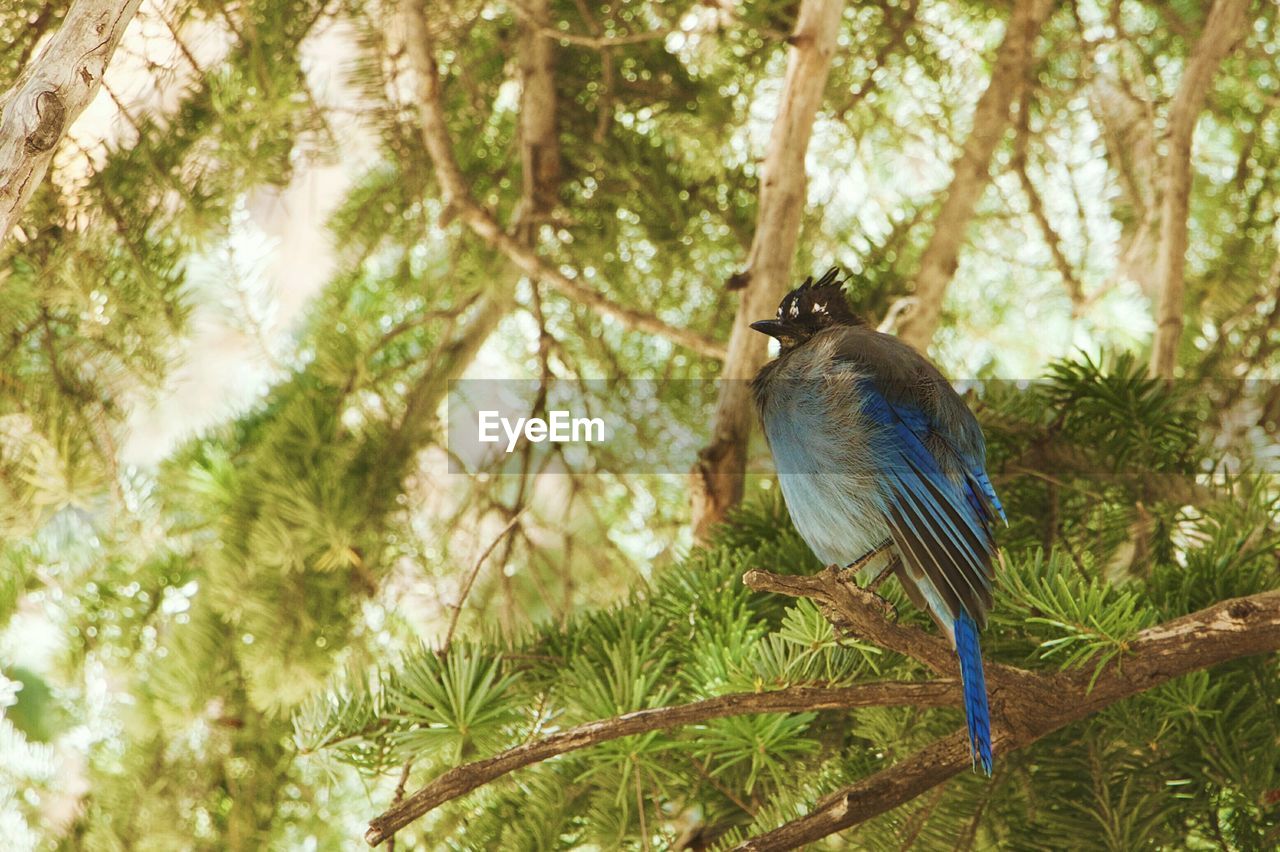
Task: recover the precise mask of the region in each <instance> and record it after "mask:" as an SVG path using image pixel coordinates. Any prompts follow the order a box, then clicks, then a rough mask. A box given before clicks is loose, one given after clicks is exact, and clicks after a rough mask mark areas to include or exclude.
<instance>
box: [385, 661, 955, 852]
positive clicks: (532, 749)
mask: <svg viewBox="0 0 1280 852" xmlns="http://www.w3.org/2000/svg"><path fill="white" fill-rule="evenodd" d="M957 686H958V682H957V681H955V680H934V681H927V682H922V683H895V682H889V683H865V684H859V685H857V686H846V687H814V686H792V687H788V688H786V689H779V690H776V691H773V692H746V693H736V694H732V695H721V696H718V697H716V698H708V699H705V700H703V701H694V702H692V703H690V704H680V705H677V706H674V707H655V708H652V709H648V710H637V711H635V712H633V713H626V714H623V715H621V716H617V717H614V718H612V719H602V720H600V721H598V722H588V723H587V724H585V725H579V726H578V727H576V728H571V729H569V730H567V731H562V732H560V733H558V734H552V735H551V736H548V737H544V738H543V739H540V740H535V741H533V742H529V743H525V744H523V745H519V746H516V747H515V748H511V749H508V750H507V751H504V752H502V753H501V754H498V755H495V756H494V757H490V758H486V759H485V760H479V761H476V762H475V763H468V764H466V765H464V766H459V767H456V768H454V769H450V770H449V771H448V772H446V773H444V774H443V775H441V776H440V777H438V778H436V779H435V780H434V781H432V782H431V783H429V784H428V785H427V786H425V787H423V788H422V789H421V790H418V791H417V792H416V793H414V794H413V795H411V796H410V797H409V798H407V799H405V801H404V802H403V803H402V804H400V805H399V806H397V807H394V808H391V809H390V810H388V811H387V812H386V813H383V814H380V815H379V816H377V817H375V818H374V819H372V820H370V822H369V831H368V832H367V833H366V834H365V840H367V841H368V842H369V843H370V844H371V845H373V846H377V845H378V844H379V843H381V842H382V841H384V840H386V839H387V838H388V837H390V836H391V835H392V834H393V833H394V832H396V831H398V830H399V829H401V828H404V827H405V826H406V825H408V824H409V823H411V822H413V821H414V820H416V819H418V818H419V817H421V816H422V815H423V814H426V813H428V812H430V811H431V810H433V809H435V808H437V807H439V806H440V805H442V804H444V803H445V802H448V801H451V800H453V799H456V798H458V797H459V796H464V795H466V794H467V793H469V792H471V791H472V790H475V789H476V788H478V787H481V786H483V785H485V784H488V783H489V782H491V781H493V780H495V779H497V778H501V777H502V776H503V775H506V774H508V773H510V772H514V771H515V770H517V769H520V768H522V767H525V766H530V765H532V764H534V763H540V762H541V761H544V760H547V759H548V758H552V757H555V756H557V755H560V754H565V753H567V752H571V751H577V750H578V749H583V748H587V747H589V746H593V745H597V744H599V743H603V742H608V741H610V740H616V739H618V738H620V737H629V736H634V735H636V734H644V733H648V732H650V731H658V730H663V729H665V728H676V727H680V726H682V725H692V724H696V723H699V722H705V721H707V720H709V719H722V718H725V717H728V716H746V715H751V714H755V713H800V712H811V711H814V710H849V709H853V708H857V707H958V706H960V694H959V690H958V689H957Z"/></svg>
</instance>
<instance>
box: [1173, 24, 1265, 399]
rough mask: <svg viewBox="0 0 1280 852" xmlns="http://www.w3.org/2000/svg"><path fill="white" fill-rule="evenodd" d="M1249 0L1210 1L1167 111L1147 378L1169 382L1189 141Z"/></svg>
mask: <svg viewBox="0 0 1280 852" xmlns="http://www.w3.org/2000/svg"><path fill="white" fill-rule="evenodd" d="M1248 12H1249V0H1216V1H1215V2H1214V4H1213V7H1212V8H1211V9H1210V10H1209V16H1208V17H1207V18H1206V19H1205V22H1204V31H1203V32H1202V33H1201V34H1200V38H1199V39H1198V40H1197V41H1196V44H1195V47H1194V48H1192V50H1191V55H1190V56H1189V57H1188V58H1187V66H1186V68H1185V69H1184V70H1183V72H1182V80H1181V81H1180V82H1179V83H1178V91H1177V92H1176V93H1175V94H1174V96H1173V105H1172V106H1171V107H1170V109H1169V130H1168V136H1167V140H1168V149H1167V153H1166V154H1165V157H1164V168H1163V169H1162V175H1161V198H1160V244H1159V247H1158V249H1157V255H1156V273H1155V280H1156V283H1157V285H1158V286H1159V288H1160V295H1159V302H1158V305H1157V308H1156V336H1155V341H1154V343H1153V344H1152V347H1151V366H1150V372H1151V375H1152V376H1159V377H1162V378H1166V379H1171V378H1173V369H1174V367H1175V366H1176V365H1177V360H1178V342H1179V340H1180V338H1181V337H1182V307H1183V305H1182V302H1183V298H1182V293H1183V285H1184V283H1185V271H1186V254H1187V212H1188V206H1189V201H1190V197H1191V141H1192V136H1193V135H1194V134H1195V129H1196V122H1197V121H1198V120H1199V118H1200V113H1201V112H1203V111H1204V104H1205V100H1206V99H1207V98H1208V96H1209V88H1210V86H1211V85H1212V84H1213V77H1214V74H1215V73H1217V70H1218V66H1219V65H1221V64H1222V60H1223V59H1224V58H1225V57H1226V56H1227V54H1228V53H1230V52H1231V51H1232V50H1233V49H1234V48H1235V46H1236V45H1237V44H1238V43H1239V42H1240V39H1241V38H1242V37H1243V36H1244V34H1245V31H1246V25H1247V22H1248Z"/></svg>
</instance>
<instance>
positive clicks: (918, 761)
mask: <svg viewBox="0 0 1280 852" xmlns="http://www.w3.org/2000/svg"><path fill="white" fill-rule="evenodd" d="M823 576H824V575H819V577H820V578H821V577H823ZM829 582H830V581H829V580H819V582H818V584H816V586H815V592H816V593H818V594H823V593H827V594H830V593H829V592H827V590H826V589H825V585H826V584H827V583H829ZM831 597H832V598H833V599H834V600H835V604H834V605H835V607H836V609H837V610H838V614H839V615H840V616H842V617H844V618H846V619H847V620H849V621H856V620H858V619H865V615H864V614H862V613H860V612H858V611H857V609H856V608H855V609H854V610H853V611H846V610H845V608H844V606H842V605H840V603H839V600H840V599H839V597H838V596H836V595H831ZM815 599H817V595H815ZM1277 650H1280V591H1271V592H1263V593H1261V594H1257V595H1250V596H1249V597H1244V598H1235V599H1232V600H1227V601H1222V602H1221V603H1217V604H1214V605H1213V606H1211V607H1208V608H1206V609H1202V610H1200V611H1199V612H1196V613H1192V614H1191V615H1185V616H1182V617H1181V618H1175V619H1173V620H1172V621H1168V622H1165V623H1164V624H1160V625H1157V626H1155V627H1152V628H1149V629H1147V630H1144V631H1142V632H1141V633H1139V634H1138V635H1137V636H1136V637H1134V638H1133V639H1132V640H1131V641H1130V642H1129V643H1128V651H1127V652H1126V653H1124V654H1121V655H1118V656H1117V657H1116V658H1114V659H1113V660H1111V661H1109V662H1108V663H1106V665H1105V666H1104V667H1103V668H1102V670H1101V672H1095V669H1094V667H1093V666H1088V667H1081V668H1076V669H1072V670H1070V671H1068V672H1064V673H1063V674H1060V675H1053V676H1045V675H1035V674H1031V673H1030V672H1023V673H1022V675H1026V677H1022V676H1021V675H1019V676H1018V677H1019V679H1020V680H1021V682H1020V683H1019V682H1015V681H1014V679H1013V677H1012V675H1013V674H1014V673H1017V672H1019V670H1018V669H1011V668H1010V667H1007V666H993V667H991V669H992V670H991V671H990V672H989V673H988V686H989V688H990V692H991V710H992V714H991V718H992V731H991V733H992V742H993V745H994V747H995V751H996V753H997V754H1009V753H1010V752H1013V751H1016V750H1018V749H1021V748H1025V747H1027V746H1029V745H1031V744H1032V743H1035V742H1036V741H1038V740H1040V739H1041V738H1043V737H1045V736H1047V735H1048V734H1050V733H1053V732H1054V731H1056V730H1058V729H1059V728H1062V727H1064V726H1065V725H1068V724H1070V723H1072V722H1075V721H1078V720H1080V719H1083V718H1085V717H1087V716H1090V715H1092V714H1094V713H1097V712H1098V711H1100V710H1102V709H1104V708H1106V707H1109V706H1110V705H1112V704H1114V703H1116V702H1117V701H1121V700H1123V699H1125V698H1129V697H1131V696H1133V695H1136V694H1138V693H1140V692H1145V691H1146V690H1149V689H1152V688H1154V687H1157V686H1159V685H1161V684H1163V683H1166V682H1168V681H1170V680H1172V679H1174V678H1176V677H1179V676H1181V675H1185V674H1189V673H1191V672H1194V671H1198V670H1200V669H1203V668H1207V667H1209V666H1213V665H1217V664H1218V663H1223V662H1227V661H1228V660H1235V659H1239V658H1241V657H1248V656H1253V655H1256V654H1267V653H1272V652H1275V651H1277ZM1095 677H1096V680H1095ZM1091 681H1092V688H1091V687H1090V683H1091ZM970 760H971V758H970V756H969V745H968V741H967V733H966V732H965V731H964V730H958V731H956V732H954V733H952V734H950V735H948V736H946V737H944V738H942V739H940V740H936V741H935V742H933V743H931V744H929V745H928V746H926V747H925V748H922V749H920V750H919V751H917V752H916V753H915V754H912V755H911V756H909V757H907V758H906V759H904V760H902V761H901V762H900V763H897V764H895V765H893V766H891V767H889V768H888V769H884V770H882V771H880V772H877V773H875V774H874V775H871V776H869V777H867V778H864V779H862V780H861V781H859V782H857V783H856V784H853V785H852V786H849V787H846V788H845V789H844V790H841V791H839V792H838V793H836V794H834V795H832V796H829V797H828V798H826V799H824V800H823V801H821V802H819V803H818V806H817V807H816V808H814V810H813V811H811V812H810V813H809V814H808V815H806V816H804V817H802V818H800V819H798V820H794V821H792V822H789V823H787V824H785V825H783V826H781V827H779V828H776V829H774V830H773V831H770V832H767V833H765V834H762V835H760V836H758V837H754V838H752V839H750V840H748V841H747V842H745V843H743V844H741V845H739V846H738V847H736V849H737V850H738V852H765V850H780V849H794V848H796V847H798V846H802V845H804V844H806V843H812V842H814V841H816V840H819V839H820V838H823V837H827V836H828V835H831V834H835V833H836V832H838V831H843V830H845V829H847V828H851V827H853V826H856V825H859V824H861V823H863V822H866V821H867V820H869V819H871V818H873V817H875V816H878V815H880V814H882V813H885V812H886V811H889V810H892V809H893V808H896V807H898V806H899V805H901V804H903V803H905V802H908V801H910V800H911V799H914V798H915V797H916V796H919V795H920V794H921V793H923V792H925V791H926V790H929V789H931V788H933V787H936V786H937V785H939V784H941V783H943V782H944V781H946V780H947V779H949V778H951V777H952V776H954V775H956V774H958V773H959V772H962V771H963V770H964V769H966V768H968V767H969V765H970Z"/></svg>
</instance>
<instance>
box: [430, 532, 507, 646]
mask: <svg viewBox="0 0 1280 852" xmlns="http://www.w3.org/2000/svg"><path fill="white" fill-rule="evenodd" d="M523 514H524V509H521V510H520V511H518V512H516V513H515V514H514V515H512V516H511V520H509V521H507V525H506V526H505V527H503V528H502V532H500V533H498V534H497V536H495V537H494V539H493V541H491V542H489V546H488V547H486V548H485V549H484V551H483V552H482V553H481V554H480V557H479V558H478V559H476V564H475V565H473V566H471V571H470V573H468V574H467V579H466V581H465V582H464V583H463V584H462V591H461V592H460V593H459V594H458V602H457V603H456V604H454V606H453V615H452V616H450V618H449V630H448V631H447V632H446V633H445V634H444V644H442V645H441V646H440V650H439V652H438V653H439V655H440V656H441V657H443V656H445V655H446V654H448V653H449V646H450V645H451V644H453V633H454V631H455V630H457V629H458V617H459V616H460V615H462V605H463V604H464V603H466V601H467V596H468V595H470V594H471V587H472V586H473V585H475V582H476V576H477V575H478V574H479V573H480V568H481V567H482V566H483V565H484V561H485V560H486V559H488V558H489V554H491V553H493V551H494V548H496V547H497V546H498V545H499V544H500V543H501V542H502V540H503V539H504V538H506V537H507V533H509V532H511V531H512V530H513V529H515V527H516V524H517V523H519V521H520V516H521V515H523Z"/></svg>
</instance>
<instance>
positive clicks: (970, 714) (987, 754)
mask: <svg viewBox="0 0 1280 852" xmlns="http://www.w3.org/2000/svg"><path fill="white" fill-rule="evenodd" d="M955 636H956V655H957V656H958V657H959V658H960V682H961V684H962V685H963V688H964V715H965V719H966V720H968V722H969V749H970V751H971V753H972V755H973V762H974V764H975V765H978V764H980V765H981V766H982V771H983V772H985V773H986V774H987V775H988V776H990V775H991V766H992V755H991V711H990V710H989V709H988V707H987V681H986V678H985V677H984V676H983V674H982V650H981V648H979V646H978V625H977V624H975V623H974V620H973V619H972V618H970V617H969V614H968V613H966V612H961V613H960V616H959V617H958V618H956V622H955Z"/></svg>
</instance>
